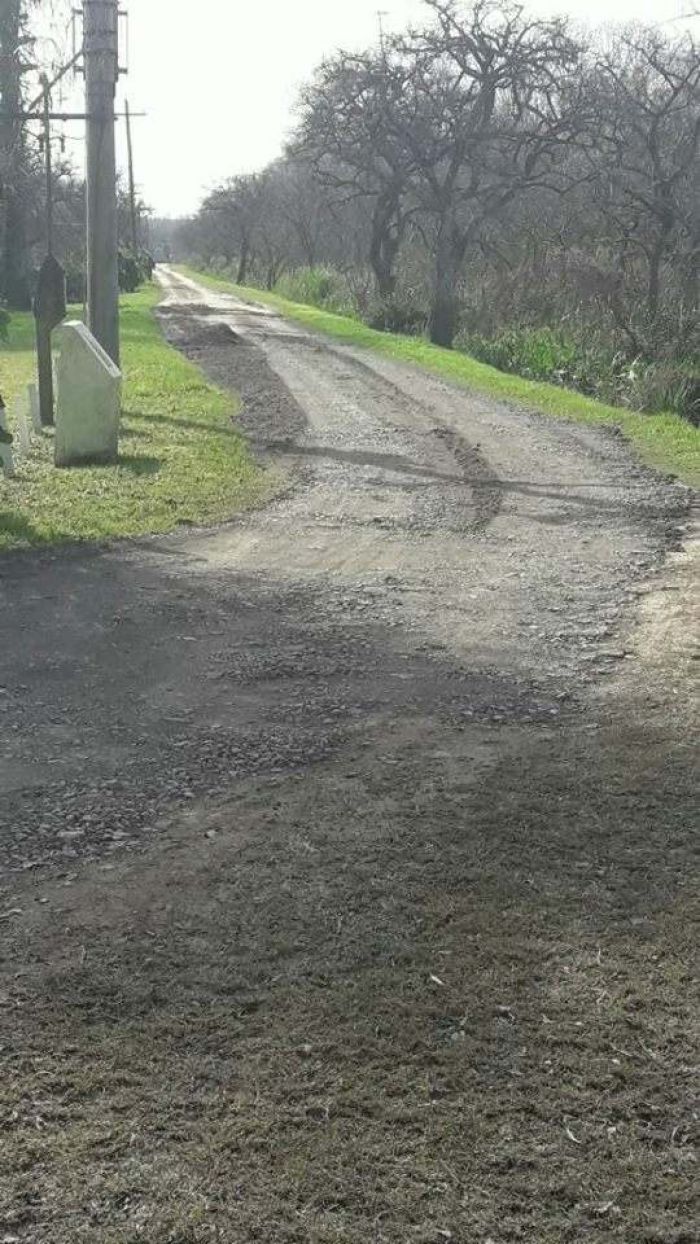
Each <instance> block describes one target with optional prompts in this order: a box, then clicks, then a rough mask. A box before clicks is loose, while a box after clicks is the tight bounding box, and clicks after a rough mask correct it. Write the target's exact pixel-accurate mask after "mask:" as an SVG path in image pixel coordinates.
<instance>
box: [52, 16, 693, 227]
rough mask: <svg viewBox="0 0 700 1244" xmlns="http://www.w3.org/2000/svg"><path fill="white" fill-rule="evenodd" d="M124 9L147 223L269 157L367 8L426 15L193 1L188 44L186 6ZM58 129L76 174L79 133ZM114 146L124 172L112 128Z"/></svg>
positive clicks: (653, 19)
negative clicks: (319, 72)
mask: <svg viewBox="0 0 700 1244" xmlns="http://www.w3.org/2000/svg"><path fill="white" fill-rule="evenodd" d="M528 7H529V8H530V9H531V11H533V12H538V13H540V14H546V15H551V14H554V13H566V14H569V15H570V16H571V17H572V18H573V19H574V20H575V21H577V22H581V23H583V22H585V24H586V25H589V26H600V25H603V24H605V23H610V22H611V21H614V22H617V23H625V22H629V21H632V20H634V19H636V20H638V21H642V22H648V23H659V24H663V26H664V27H665V28H666V29H674V28H675V29H678V30H681V29H682V28H683V26H684V25H685V26H688V25H689V24H690V23H695V27H694V28H696V29H697V28H699V27H700V20H699V19H697V18H686V19H684V20H680V21H675V22H674V21H673V19H674V18H677V17H681V16H682V15H683V14H687V13H688V12H689V10H690V9H691V8H692V7H693V0H670V2H669V0H618V2H617V4H615V6H614V7H613V6H611V5H610V4H609V3H606V2H605V0H560V2H559V3H550V2H549V0H533V3H531V4H530V5H529V6H528ZM128 9H129V24H130V40H129V43H130V50H129V75H128V77H126V78H122V80H121V82H120V88H119V109H120V111H121V110H122V108H123V102H124V99H125V98H128V99H129V102H130V105H131V108H132V111H133V112H135V113H139V112H146V113H147V115H146V116H144V117H140V118H138V117H137V118H136V119H135V120H134V152H135V165H136V180H137V184H138V188H139V191H140V193H141V194H142V196H143V198H144V200H145V201H146V202H147V203H148V204H149V205H150V206H151V207H152V208H153V210H154V212H155V214H156V215H158V216H181V215H187V214H190V213H192V212H194V211H195V210H196V208H197V206H198V204H199V202H200V201H201V199H202V197H203V196H204V195H205V194H206V192H207V191H208V190H209V189H211V188H212V187H213V186H215V185H216V184H217V183H219V182H221V181H223V180H224V179H225V178H226V177H229V176H232V175H234V174H235V173H247V172H252V171H254V170H257V169H260V168H262V167H264V166H265V165H266V164H267V163H269V161H270V160H273V159H274V158H275V157H276V156H278V155H279V154H280V153H281V150H282V147H283V145H284V142H285V139H286V138H287V136H288V135H289V133H290V132H291V130H292V127H293V120H294V107H295V104H296V101H297V99H298V94H299V89H300V87H301V85H302V84H303V83H304V82H305V81H307V80H308V78H309V77H310V75H311V74H312V73H313V70H314V68H315V67H316V65H318V63H319V62H320V61H321V60H322V59H323V57H324V56H327V55H330V54H332V53H333V52H334V51H335V50H336V49H337V48H339V47H345V48H360V47H365V46H368V45H370V44H373V43H376V42H377V39H378V28H379V15H378V11H379V10H381V11H382V21H383V22H384V24H385V27H386V29H387V30H396V29H400V28H401V27H404V26H406V25H408V24H409V22H411V21H416V20H420V19H421V16H422V14H425V13H426V10H425V9H424V5H423V3H422V0H353V3H352V4H345V3H337V0H330V2H329V0H296V3H295V4H294V5H290V4H289V2H288V0H263V2H262V3H259V4H251V3H242V2H240V0H239V2H236V0H198V4H197V6H196V9H195V12H196V21H197V27H198V30H199V31H200V32H201V33H200V34H199V36H198V37H197V38H196V39H195V36H194V34H193V21H192V17H191V12H192V10H191V9H189V6H186V5H185V4H183V3H179V4H176V3H174V2H173V0H128ZM76 89H79V88H76ZM71 98H72V99H74V98H75V95H74V94H72V95H71ZM78 98H79V97H78ZM67 134H68V141H69V147H68V150H69V151H70V152H71V154H72V155H73V158H74V159H75V161H76V164H77V166H78V167H80V166H81V161H82V151H81V145H82V136H81V127H80V126H72V127H69V128H68V130H67ZM119 147H120V165H121V167H122V168H124V166H125V151H124V148H125V143H124V135H123V132H122V127H120V140H119Z"/></svg>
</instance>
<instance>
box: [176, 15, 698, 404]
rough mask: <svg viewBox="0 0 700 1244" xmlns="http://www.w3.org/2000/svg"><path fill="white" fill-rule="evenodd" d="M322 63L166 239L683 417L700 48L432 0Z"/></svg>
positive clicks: (520, 369) (692, 357)
mask: <svg viewBox="0 0 700 1244" xmlns="http://www.w3.org/2000/svg"><path fill="white" fill-rule="evenodd" d="M426 10H427V21H426V22H425V24H424V25H423V26H421V27H420V28H416V29H411V30H408V31H406V32H404V33H402V34H400V35H396V36H392V37H389V36H388V35H387V36H386V38H385V39H384V42H383V45H382V47H381V48H370V49H368V50H367V51H365V52H362V53H357V54H355V53H353V54H345V53H342V54H338V55H337V56H335V57H333V58H331V59H329V60H327V61H326V62H324V63H323V64H322V65H321V66H320V67H319V69H318V71H317V73H316V75H315V77H314V79H313V81H312V82H311V83H309V84H308V85H307V87H306V88H305V89H304V91H303V92H302V99H301V108H300V119H299V124H298V128H297V132H296V134H295V136H294V139H293V141H292V143H291V144H290V146H289V148H288V150H287V152H286V153H285V155H284V157H283V158H282V159H280V160H278V161H276V162H275V163H274V164H272V165H271V166H270V167H268V168H267V169H265V170H264V171H263V172H262V173H259V174H255V175H253V176H246V177H241V176H239V177H235V178H233V179H232V180H230V181H228V182H226V183H225V184H223V185H222V186H220V187H218V188H217V189H216V190H215V191H213V192H212V193H211V194H210V195H209V196H208V197H207V199H206V200H205V202H204V203H203V205H202V208H201V210H200V212H199V213H198V214H197V216H196V217H195V218H194V219H193V220H190V221H187V222H183V223H182V224H181V226H180V228H179V230H173V229H172V226H169V228H168V245H169V247H171V248H174V249H175V252H176V254H177V253H179V255H180V256H182V257H183V258H190V259H191V260H192V261H193V262H194V263H196V264H198V265H199V266H204V267H206V268H208V269H210V270H219V271H222V272H225V273H226V274H228V275H230V276H231V277H232V278H233V279H234V280H235V281H236V282H237V283H239V284H248V285H255V286H258V287H262V288H265V289H268V290H277V291H278V292H280V293H281V294H283V296H285V297H287V298H290V299H292V300H294V301H301V302H304V303H311V304H313V305H316V306H320V307H322V308H323V309H324V310H327V311H331V312H335V313H340V314H352V315H355V316H358V317H360V318H362V319H364V320H365V321H366V322H367V323H369V324H370V325H372V326H374V327H377V328H384V329H388V330H389V331H395V332H408V333H415V334H421V333H426V334H427V335H429V337H430V338H431V340H432V341H433V342H434V343H435V344H440V345H444V346H454V345H456V346H458V347H459V348H465V349H467V350H469V352H471V353H473V354H475V355H476V356H477V357H479V358H480V359H483V360H484V361H487V362H489V363H492V364H494V365H495V366H498V367H501V368H504V369H505V370H507V371H512V372H517V373H518V374H522V375H524V376H526V377H531V378H533V379H546V380H548V381H551V382H553V383H556V384H561V385H567V386H571V387H574V388H577V389H579V390H580V391H581V392H583V393H586V394H588V395H592V396H595V397H598V398H600V399H601V400H603V401H605V402H613V403H615V404H622V405H625V406H628V407H629V408H631V409H643V410H648V411H659V410H669V409H670V410H673V411H675V412H676V413H678V414H680V415H683V416H684V417H685V418H687V419H689V420H690V421H697V419H698V397H699V384H700V380H699V377H700V317H699V316H698V303H699V286H700V158H699V146H700V53H699V49H698V47H697V45H696V43H695V41H694V40H693V38H692V37H691V35H690V34H688V33H684V34H678V33H674V29H677V28H671V27H668V28H661V27H643V26H639V25H637V26H635V27H634V28H630V29H627V30H615V31H603V32H600V33H599V34H597V35H594V36H582V35H581V33H580V32H579V31H578V30H574V28H573V27H571V26H570V25H569V24H568V23H567V22H566V21H565V20H563V19H556V20H549V19H537V18H532V17H530V16H529V15H528V14H526V13H525V12H523V11H522V10H521V9H519V8H518V7H517V6H512V5H509V4H506V5H496V4H493V3H490V2H489V0H477V3H475V4H473V5H472V6H471V7H465V6H463V5H460V4H457V3H456V2H452V0H426Z"/></svg>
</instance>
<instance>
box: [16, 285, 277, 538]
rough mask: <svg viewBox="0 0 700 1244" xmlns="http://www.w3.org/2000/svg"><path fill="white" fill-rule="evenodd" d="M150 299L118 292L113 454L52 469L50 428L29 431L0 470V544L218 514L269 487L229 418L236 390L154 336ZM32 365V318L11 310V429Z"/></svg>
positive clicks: (156, 526) (162, 527)
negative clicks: (117, 425)
mask: <svg viewBox="0 0 700 1244" xmlns="http://www.w3.org/2000/svg"><path fill="white" fill-rule="evenodd" d="M159 297H160V295H159V293H158V291H157V290H156V289H155V287H152V286H149V287H147V288H145V289H142V290H139V291H138V292H137V293H135V294H130V295H128V296H126V297H124V298H123V299H122V304H121V305H122V309H121V327H122V356H123V367H124V374H125V383H124V395H123V415H122V426H121V432H120V456H119V462H118V463H117V464H116V465H115V466H109V467H106V466H102V467H98V466H93V467H72V468H70V469H69V470H57V469H56V468H55V467H54V466H53V435H52V433H51V432H49V431H47V432H45V433H44V434H42V435H41V436H40V437H36V436H35V437H34V438H33V441H32V449H31V452H30V454H29V456H27V457H23V456H21V455H18V456H17V464H16V465H17V473H16V476H15V478H14V479H3V478H2V475H0V550H6V549H10V548H16V547H22V546H26V545H39V544H46V543H53V542H57V541H70V540H102V539H106V538H111V537H118V536H137V535H144V534H147V533H152V532H168V531H172V530H174V529H175V528H176V527H178V526H179V525H182V524H207V523H216V522H221V521H224V520H225V519H227V518H230V517H231V516H232V515H233V514H234V513H235V512H236V511H239V510H241V509H244V508H246V507H247V506H249V505H252V504H253V503H255V502H257V501H259V500H261V499H264V498H265V496H268V495H270V494H271V493H272V491H273V490H274V487H275V483H276V481H275V479H274V477H273V474H272V473H271V472H269V471H264V470H262V469H261V468H260V467H259V466H257V465H256V463H255V462H254V461H253V459H252V457H251V456H250V453H249V452H248V449H247V446H246V443H245V441H244V439H243V437H242V435H241V434H240V433H239V432H238V431H237V430H236V428H235V425H234V424H233V423H232V416H233V415H235V414H236V413H237V412H236V406H235V399H232V397H231V395H230V394H227V393H223V392H221V391H220V390H219V389H216V388H214V387H213V386H212V385H210V384H209V383H208V382H207V381H206V380H205V379H204V377H203V376H202V374H201V372H200V371H199V370H198V369H197V368H196V367H194V366H193V365H192V364H191V363H189V362H188V361H187V360H186V359H184V358H183V357H182V355H180V354H179V353H178V352H177V351H176V350H174V349H173V348H172V347H171V346H169V345H168V344H167V343H166V342H165V341H164V340H163V337H162V335H161V332H160V329H159V327H158V324H157V321H156V319H155V317H154V315H153V308H154V306H155V305H156V304H157V302H158V301H159ZM34 370H35V366H34V354H33V323H32V320H31V317H30V316H28V315H13V317H12V322H11V324H10V338H9V340H8V341H7V342H2V343H0V392H1V393H2V394H3V396H4V398H5V401H6V402H7V403H8V406H9V411H8V413H9V422H10V428H11V430H12V424H13V414H14V415H15V416H16V410H17V399H18V398H20V395H21V393H22V392H23V390H24V388H25V386H26V384H27V383H28V382H29V381H31V380H32V378H33V376H34Z"/></svg>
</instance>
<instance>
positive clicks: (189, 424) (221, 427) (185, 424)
mask: <svg viewBox="0 0 700 1244" xmlns="http://www.w3.org/2000/svg"><path fill="white" fill-rule="evenodd" d="M122 417H123V418H125V419H138V420H142V421H143V422H144V423H145V422H148V423H165V424H170V426H171V427H174V428H194V429H195V431H197V432H216V433H218V434H219V435H220V436H234V437H238V438H242V433H241V432H240V431H239V429H238V428H236V427H234V424H233V420H234V419H235V418H236V417H237V416H236V415H235V414H232V415H231V416H230V419H231V423H230V425H228V426H227V425H226V424H222V423H212V422H211V421H209V420H205V419H178V417H177V416H176V415H151V414H148V413H147V412H145V411H124V412H123V415H122ZM122 435H123V436H124V437H125V438H128V437H130V436H144V435H145V433H144V432H143V431H140V430H139V429H138V428H125V429H124V431H123V433H122Z"/></svg>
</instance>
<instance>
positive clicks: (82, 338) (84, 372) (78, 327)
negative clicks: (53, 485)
mask: <svg viewBox="0 0 700 1244" xmlns="http://www.w3.org/2000/svg"><path fill="white" fill-rule="evenodd" d="M56 335H57V337H58V340H59V344H60V354H59V358H58V365H57V368H56V377H57V381H58V400H57V403H56V437H55V442H54V461H55V463H56V466H75V465H77V464H79V463H90V462H92V463H105V462H106V463H109V462H116V461H117V454H118V447H119V446H118V442H119V400H120V396H121V381H122V374H121V372H120V370H119V368H118V367H117V366H116V365H115V364H114V363H113V362H112V360H111V358H110V357H109V355H108V354H107V353H106V352H105V351H104V350H103V349H102V346H101V345H100V344H99V342H98V341H96V340H95V338H94V337H93V335H92V333H91V332H90V331H89V330H88V329H87V328H86V327H85V325H84V324H83V323H81V322H80V321H79V320H70V321H68V323H66V324H64V325H63V326H62V327H61V328H60V329H59V330H58V331H57V334H56Z"/></svg>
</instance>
